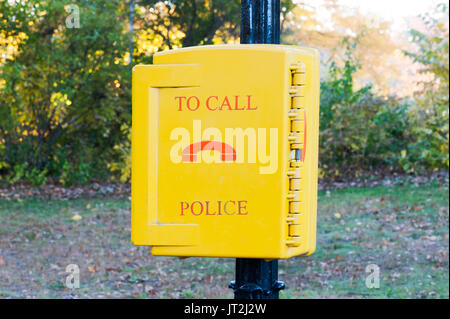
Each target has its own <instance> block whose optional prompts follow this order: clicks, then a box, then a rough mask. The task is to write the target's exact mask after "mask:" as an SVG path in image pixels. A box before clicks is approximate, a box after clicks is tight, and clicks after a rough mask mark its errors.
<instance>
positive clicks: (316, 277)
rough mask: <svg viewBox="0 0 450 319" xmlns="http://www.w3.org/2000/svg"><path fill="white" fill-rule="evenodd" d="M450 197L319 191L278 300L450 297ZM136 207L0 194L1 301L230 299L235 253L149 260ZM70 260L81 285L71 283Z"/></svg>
mask: <svg viewBox="0 0 450 319" xmlns="http://www.w3.org/2000/svg"><path fill="white" fill-rule="evenodd" d="M448 202H449V196H448V186H445V187H440V186H438V185H436V184H430V185H426V186H413V185H410V186H391V187H377V188H348V189H342V190H334V191H328V192H325V191H324V192H320V193H319V205H318V230H317V251H316V252H315V254H313V255H312V256H310V257H307V258H291V259H288V260H281V261H280V262H279V269H280V275H279V277H280V280H283V281H285V283H286V286H287V289H286V290H284V291H282V293H281V297H282V298H448V297H449V268H448V264H449V245H448V239H449V236H448V226H449V223H448V220H449V218H448V216H449V210H448ZM129 211H130V202H129V201H128V200H126V199H115V198H106V199H105V198H102V199H74V200H49V201H44V200H39V199H36V198H24V199H19V200H16V199H15V200H9V201H8V200H1V201H0V256H1V258H0V298H23V297H26V298H27V297H30V298H74V297H83V298H109V297H114V298H117V297H124V298H231V297H232V291H231V290H230V289H229V288H228V283H229V281H230V280H233V279H234V260H233V259H219V258H209V259H208V258H188V259H178V258H170V257H152V256H151V254H150V249H149V248H148V247H135V246H133V245H132V244H131V243H130V213H129ZM75 215H79V216H81V217H82V219H81V220H78V221H76V220H72V218H73V216H75ZM69 264H77V265H79V267H80V285H81V286H80V288H79V289H74V290H69V289H67V288H65V286H64V282H65V278H66V276H67V274H66V273H65V267H66V266H67V265H69ZM369 264H376V265H378V266H379V269H380V288H378V289H369V288H367V287H366V284H365V282H366V277H367V275H368V274H367V273H366V267H367V265H369Z"/></svg>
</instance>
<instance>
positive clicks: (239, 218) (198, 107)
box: [131, 44, 320, 259]
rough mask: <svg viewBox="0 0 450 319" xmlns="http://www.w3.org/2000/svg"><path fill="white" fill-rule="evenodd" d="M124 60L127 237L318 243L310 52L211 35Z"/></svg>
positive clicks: (209, 247)
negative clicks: (147, 58)
mask: <svg viewBox="0 0 450 319" xmlns="http://www.w3.org/2000/svg"><path fill="white" fill-rule="evenodd" d="M153 61H154V64H153V65H137V66H135V67H134V68H133V126H132V195H131V198H132V203H131V204H132V216H131V226H132V227H131V239H132V242H133V243H134V244H135V245H149V246H152V254H153V255H163V256H203V257H233V258H266V259H275V258H289V257H292V256H298V255H310V254H311V253H313V252H314V250H315V242H316V204H317V178H318V176H317V175H318V135H319V134H318V132H319V83H320V81H319V68H320V62H319V54H318V52H317V51H316V50H314V49H309V48H302V47H295V46H283V45H253V44H250V45H213V46H200V47H192V48H184V49H177V50H171V51H165V52H160V53H157V54H155V56H154V60H153Z"/></svg>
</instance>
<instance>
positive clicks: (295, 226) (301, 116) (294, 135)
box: [286, 62, 306, 247]
mask: <svg viewBox="0 0 450 319" xmlns="http://www.w3.org/2000/svg"><path fill="white" fill-rule="evenodd" d="M289 69H290V72H291V74H290V75H291V87H290V88H289V91H288V93H289V96H290V99H291V105H290V110H289V113H288V117H289V135H288V142H289V151H290V167H289V168H288V169H287V173H286V174H287V177H288V194H287V200H288V203H289V204H288V214H287V217H286V223H287V238H286V245H287V246H289V247H298V246H300V244H301V236H300V235H301V228H302V227H301V223H300V216H302V214H304V177H305V174H304V166H303V161H302V159H303V158H302V156H301V155H302V154H301V152H302V150H303V149H304V143H305V135H304V134H305V131H306V125H305V121H306V118H305V92H306V91H305V85H306V68H305V65H304V64H303V63H301V62H298V63H295V64H292V65H290V67H289Z"/></svg>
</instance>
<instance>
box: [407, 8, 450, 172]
mask: <svg viewBox="0 0 450 319" xmlns="http://www.w3.org/2000/svg"><path fill="white" fill-rule="evenodd" d="M437 9H438V10H439V11H441V16H440V17H439V18H435V17H432V16H431V15H430V14H427V15H424V16H423V17H422V21H423V23H424V25H425V26H426V27H427V30H426V32H420V31H418V30H414V29H413V30H411V31H410V34H411V38H412V42H413V43H415V44H416V47H417V50H416V51H414V52H405V54H406V55H407V56H409V57H411V58H412V59H413V60H414V61H415V62H417V63H420V65H421V66H422V69H421V70H420V72H421V73H423V74H427V75H431V79H430V80H429V81H422V82H420V84H421V85H422V87H423V90H422V91H421V92H418V93H417V94H416V96H415V104H416V105H415V108H414V110H413V112H415V113H416V117H415V121H414V125H413V127H414V134H416V135H417V141H416V143H415V144H413V145H411V147H409V148H408V153H409V154H411V156H413V157H414V158H415V160H416V162H418V163H420V165H422V166H426V167H433V168H448V167H449V149H448V142H449V124H448V123H449V117H448V113H449V93H448V92H449V55H448V41H449V33H448V4H440V5H439V6H438V7H437ZM445 21H447V24H445Z"/></svg>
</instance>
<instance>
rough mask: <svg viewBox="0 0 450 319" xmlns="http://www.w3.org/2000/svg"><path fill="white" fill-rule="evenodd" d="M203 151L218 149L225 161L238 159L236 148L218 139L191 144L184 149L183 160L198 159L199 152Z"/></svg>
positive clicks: (192, 160)
mask: <svg viewBox="0 0 450 319" xmlns="http://www.w3.org/2000/svg"><path fill="white" fill-rule="evenodd" d="M201 151H218V152H220V153H221V159H222V161H223V162H234V161H236V150H235V149H234V148H233V147H231V146H230V145H228V144H227V143H222V142H216V141H202V142H198V143H194V144H191V145H189V146H188V147H186V148H185V149H184V150H183V153H182V157H181V160H182V161H183V162H185V163H192V162H196V161H197V154H198V153H199V152H201Z"/></svg>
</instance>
